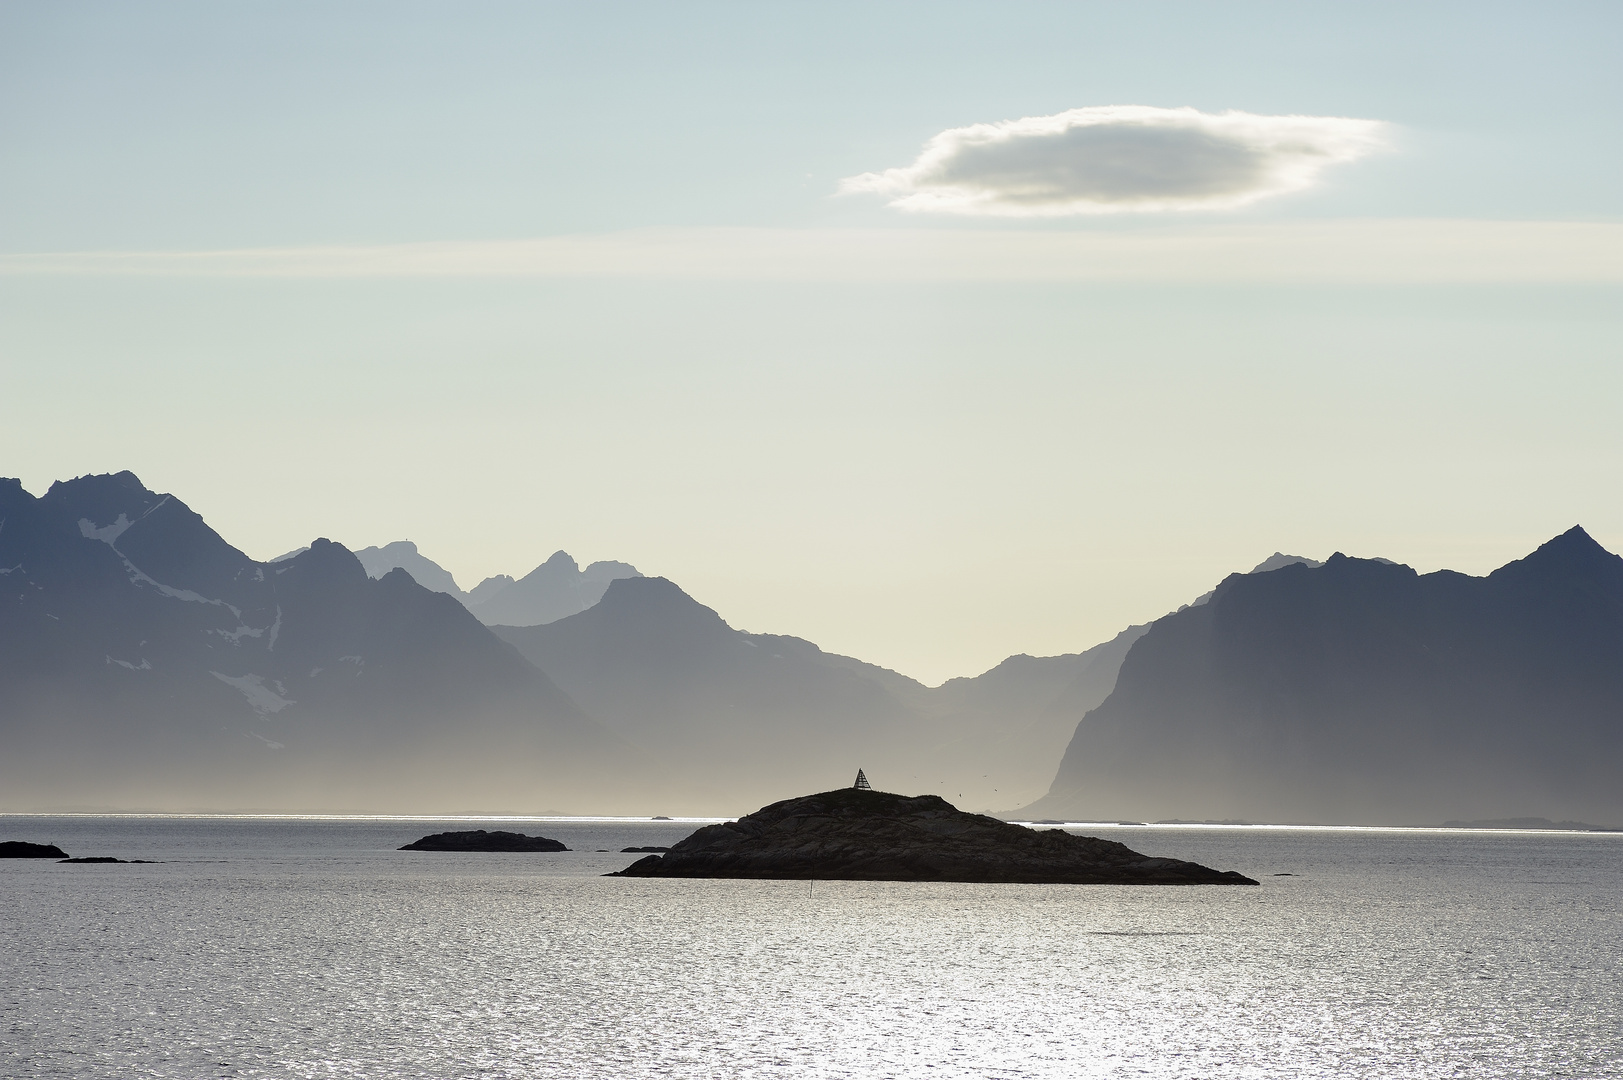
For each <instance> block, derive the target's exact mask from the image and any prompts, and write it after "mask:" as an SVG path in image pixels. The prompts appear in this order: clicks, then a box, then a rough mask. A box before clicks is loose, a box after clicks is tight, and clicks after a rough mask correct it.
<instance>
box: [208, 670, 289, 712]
mask: <svg viewBox="0 0 1623 1080" xmlns="http://www.w3.org/2000/svg"><path fill="white" fill-rule="evenodd" d="M209 674H210V675H213V676H214V677H215V678H216V679H219V680H220V681H221V682H223V683H225V684H226V685H227V686H234V687H236V688H237V689H238V690H239V691H240V692H241V693H242V696H243V697H245V698H247V699H248V704H249V705H250V706H251V707H252V708H253V710H254V712H256V713H258V714H259V715H260V716H268V715H270V714H271V713H279V712H281V711H282V710H283V709H285V708H287V707H288V706H289V705H292V704H295V703H294V702H293V701H290V700H289V699H287V698H285V697H283V696H282V695H281V694H278V693H277V692H276V691H275V690H272V689H271V688H270V687H268V686H266V685H265V680H264V679H263V678H262V677H260V676H258V675H235V676H233V675H222V674H221V673H220V672H218V671H211V672H209Z"/></svg>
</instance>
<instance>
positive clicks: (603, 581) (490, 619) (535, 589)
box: [283, 540, 641, 626]
mask: <svg viewBox="0 0 1623 1080" xmlns="http://www.w3.org/2000/svg"><path fill="white" fill-rule="evenodd" d="M355 556H356V558H358V559H360V561H361V565H362V566H364V567H365V568H366V572H367V574H369V575H370V576H372V577H375V578H380V577H382V576H384V575H385V574H387V573H388V572H389V571H391V570H394V569H396V568H399V569H402V570H405V571H406V572H407V573H408V574H410V575H411V576H412V577H413V578H414V579H415V580H416V581H417V583H418V584H419V585H422V586H425V587H426V588H429V589H433V590H434V591H435V592H442V593H446V594H448V595H450V596H454V597H456V598H457V600H458V601H460V602H461V603H462V605H463V606H464V607H466V608H467V609H468V610H469V611H471V612H473V613H474V615H475V616H476V617H477V618H478V619H479V621H480V622H482V623H484V624H485V625H487V626H491V625H496V624H510V625H514V626H535V625H538V624H540V623H549V622H553V621H555V620H557V619H562V618H564V617H565V616H567V615H574V614H576V613H577V612H581V611H585V610H586V609H587V608H589V607H591V606H592V605H593V604H595V603H597V602H598V601H599V600H600V599H602V598H603V593H604V590H606V589H607V588H608V587H609V583H610V582H611V581H615V580H618V579H619V578H627V577H640V576H641V575H640V574H639V573H638V571H637V568H636V567H635V566H632V565H631V564H630V563H623V562H615V561H613V560H602V561H599V562H594V563H592V564H591V565H590V566H588V567H586V568H585V569H584V570H583V569H581V567H580V566H579V564H577V563H576V562H575V560H574V558H573V557H572V556H570V554H569V553H568V552H567V551H556V552H553V554H552V556H551V557H550V558H548V559H547V561H546V562H544V563H542V564H541V565H540V566H537V567H536V568H535V569H534V570H532V571H530V572H529V573H528V574H526V575H525V576H524V577H522V578H517V579H515V578H513V577H511V576H509V575H507V574H497V575H495V576H493V577H487V578H485V580H483V581H481V582H480V583H479V584H478V585H475V586H474V587H473V589H472V590H471V591H468V592H464V591H462V589H461V587H460V586H458V585H457V583H456V578H455V577H454V576H452V574H451V572H450V571H449V570H447V569H445V568H444V567H443V566H441V565H440V564H439V563H437V562H435V561H434V560H432V559H430V558H428V557H427V556H425V555H423V554H422V553H421V552H420V551H418V550H417V545H416V544H414V543H412V542H411V541H410V540H396V541H394V542H393V543H391V544H385V545H384V546H382V547H369V548H362V549H361V550H360V551H357V552H356V553H355ZM283 557H284V558H286V557H287V556H283Z"/></svg>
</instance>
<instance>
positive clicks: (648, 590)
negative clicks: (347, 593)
mask: <svg viewBox="0 0 1623 1080" xmlns="http://www.w3.org/2000/svg"><path fill="white" fill-rule="evenodd" d="M495 629H496V632H497V633H498V634H500V635H501V636H502V637H503V638H504V639H506V640H507V641H510V642H512V643H513V644H514V645H515V646H517V647H518V648H519V650H520V651H521V652H522V653H524V655H525V656H527V657H528V658H529V659H530V660H531V661H532V662H533V663H535V665H536V666H537V667H539V668H541V670H543V671H545V672H547V674H548V675H549V676H551V677H552V678H553V680H554V681H556V682H557V683H558V684H559V685H560V686H561V687H563V688H564V689H565V690H566V691H567V692H568V693H569V694H570V695H571V696H572V697H573V698H575V699H576V700H577V701H579V702H580V703H581V704H582V706H583V707H584V708H586V709H587V710H588V711H589V712H590V713H591V714H592V715H593V716H595V717H597V718H598V719H600V720H601V721H602V722H603V723H604V724H606V725H607V726H608V727H610V728H611V729H613V730H614V731H616V732H617V733H618V734H620V735H622V736H623V737H624V738H626V739H627V740H628V741H630V742H633V743H635V744H637V745H639V746H643V747H645V748H647V749H648V750H649V751H650V752H651V753H653V754H655V755H656V756H657V757H658V758H659V759H660V760H661V761H663V762H665V763H667V767H668V768H669V769H670V770H671V771H672V772H678V773H683V774H686V775H688V776H689V777H691V778H692V782H693V783H694V784H695V785H696V790H700V791H703V792H705V793H707V794H706V797H711V796H712V795H713V796H714V797H723V795H724V793H725V792H726V791H738V792H741V793H742V792H748V793H749V795H748V797H746V798H744V799H743V800H742V801H743V802H746V803H747V802H748V801H750V799H751V798H762V797H769V796H770V795H771V794H772V792H774V791H783V790H798V789H799V788H798V786H804V785H807V784H812V785H816V784H822V785H824V786H825V787H826V786H827V785H829V784H831V783H841V782H845V780H846V779H847V778H846V777H845V773H847V772H853V773H854V771H855V768H856V766H857V765H861V766H863V767H864V768H866V769H868V770H869V772H870V774H872V775H874V776H876V777H879V778H881V781H882V782H883V783H886V784H890V785H892V786H894V787H896V788H898V789H906V790H919V791H936V792H944V793H946V794H947V795H949V796H950V797H952V798H954V799H962V800H964V801H965V802H966V803H967V804H968V805H973V806H997V805H1004V806H1008V805H1014V804H1015V803H1016V802H1017V801H1019V800H1020V799H1021V797H1022V794H1023V793H1027V792H1029V793H1031V794H1035V793H1037V792H1040V791H1041V790H1043V787H1044V786H1045V785H1046V784H1047V783H1048V781H1049V779H1050V778H1051V776H1052V771H1053V768H1054V763H1055V762H1056V761H1057V760H1058V758H1059V755H1060V754H1061V752H1062V751H1063V749H1064V745H1065V741H1066V740H1067V739H1068V738H1069V737H1070V734H1071V732H1072V731H1073V730H1074V728H1075V725H1076V721H1077V720H1078V719H1079V718H1080V717H1081V715H1082V714H1083V713H1084V712H1086V711H1087V709H1089V708H1092V707H1093V706H1094V705H1096V704H1098V703H1099V702H1100V701H1102V700H1104V697H1105V695H1106V694H1108V693H1109V692H1110V687H1111V685H1112V684H1113V683H1114V680H1115V668H1116V665H1117V664H1118V663H1119V662H1120V657H1121V656H1122V655H1123V654H1124V653H1125V652H1126V649H1127V647H1128V645H1130V644H1131V642H1132V640H1134V639H1135V638H1136V637H1137V635H1138V634H1139V633H1141V632H1142V628H1137V627H1135V628H1132V629H1131V630H1128V631H1124V632H1123V634H1121V635H1119V636H1118V637H1117V638H1116V639H1115V640H1113V641H1111V642H1107V643H1106V644H1104V645H1101V646H1098V647H1096V648H1095V649H1092V650H1089V651H1088V652H1086V653H1081V654H1076V655H1071V656H1058V657H1041V658H1038V657H1029V656H1020V657H1011V658H1010V659H1009V660H1007V661H1004V663H1002V664H1000V665H999V666H998V667H996V668H994V669H992V670H991V671H990V672H987V673H985V674H984V675H981V676H978V677H975V678H964V679H954V680H951V681H949V682H948V683H946V684H944V685H943V686H940V687H934V688H932V687H927V686H925V685H923V684H922V683H919V682H917V681H916V680H914V679H910V678H908V677H907V676H905V675H901V674H899V673H897V672H894V671H890V670H888V669H886V668H882V667H878V666H876V665H873V664H868V663H865V662H863V661H861V660H856V659H853V658H851V657H847V656H840V655H838V654H835V653H828V652H825V651H824V650H822V649H821V648H819V647H818V646H817V645H815V644H813V643H811V642H809V641H805V640H803V639H801V638H796V637H789V636H784V635H776V634H754V633H749V632H747V631H743V630H737V629H734V628H733V627H731V626H730V625H728V624H727V622H726V621H725V620H724V619H722V618H721V616H720V615H719V614H717V613H716V612H715V611H714V610H712V609H710V608H708V607H705V606H704V605H702V604H700V603H698V602H697V601H695V600H694V599H693V598H692V597H690V596H688V595H687V594H686V593H685V592H683V591H682V590H681V589H680V588H679V587H677V586H676V585H675V584H674V583H672V582H669V581H667V580H665V579H663V578H635V579H626V580H620V581H615V582H614V583H612V584H611V585H610V587H609V589H608V591H607V593H606V594H605V596H604V598H603V600H602V601H601V602H600V603H599V604H597V605H596V606H595V607H593V608H591V609H590V610H588V611H585V612H582V613H580V614H578V615H574V616H570V617H568V618H565V619H561V620H559V621H557V622H554V623H549V624H547V625H543V626H531V627H496V628H495ZM797 785H798V786H797ZM1026 797H1028V798H1029V797H1030V795H1026Z"/></svg>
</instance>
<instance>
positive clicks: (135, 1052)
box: [0, 817, 1623, 1078]
mask: <svg viewBox="0 0 1623 1080" xmlns="http://www.w3.org/2000/svg"><path fill="white" fill-rule="evenodd" d="M442 827H461V828H468V827H474V826H473V825H472V824H469V823H466V822H464V823H461V824H454V823H452V824H444V823H442V824H440V825H435V824H434V823H425V822H411V821H399V820H395V821H337V820H326V821H323V820H319V819H305V820H299V821H290V820H243V819H132V818H113V817H84V818H32V817H30V818H0V828H3V830H4V832H3V836H0V838H6V839H31V840H36V841H50V842H55V843H58V844H61V845H62V846H63V847H64V848H66V849H68V850H69V851H70V853H72V854H112V855H118V856H120V857H123V858H152V859H161V860H163V861H161V862H157V863H154V864H152V865H123V866H121V865H105V866H65V865H59V864H55V863H41V862H35V861H27V862H21V861H13V862H9V863H8V864H0V917H3V918H4V920H5V924H6V926H7V927H8V939H7V945H6V948H5V950H4V953H3V956H0V1031H4V1032H5V1038H4V1040H3V1042H4V1048H3V1049H0V1073H3V1074H4V1075H7V1076H28V1077H109V1078H110V1077H128V1076H138V1075H139V1076H159V1077H170V1076H173V1077H193V1076H276V1077H284V1076H285V1077H350V1076H353V1077H362V1076H365V1077H375V1076H384V1075H389V1076H406V1077H464V1076H466V1077H509V1076H511V1077H587V1078H592V1077H701V1076H702V1077H712V1076H718V1077H756V1076H781V1077H851V1078H858V1077H862V1078H868V1077H883V1076H905V1077H923V1076H929V1077H1054V1078H1059V1077H1093V1076H1099V1077H1129V1076H1152V1077H1212V1076H1225V1077H1230V1076H1233V1077H1386V1076H1391V1077H1421V1078H1425V1077H1484V1078H1487V1077H1493V1078H1502V1077H1534V1076H1540V1077H1546V1076H1560V1077H1613V1076H1623V1033H1620V1025H1619V1023H1618V1017H1619V1016H1620V1015H1623V973H1620V972H1623V916H1620V908H1623V902H1620V899H1619V898H1620V896H1623V836H1617V835H1603V834H1555V833H1542V834H1524V835H1517V834H1504V833H1494V834H1464V833H1446V832H1421V831H1373V832H1372V831H1363V832H1359V831H1337V830H1260V829H1243V828H1234V829H1205V830H1201V829H1173V828H1139V829H1131V828H1120V829H1113V830H1105V829H1097V830H1089V831H1091V832H1097V833H1101V834H1105V835H1109V836H1110V838H1112V839H1120V840H1123V841H1124V842H1126V843H1128V844H1130V845H1131V846H1134V847H1136V848H1138V849H1139V850H1145V851H1148V852H1151V853H1154V854H1162V855H1172V856H1178V857H1185V858H1194V859H1197V860H1199V861H1202V862H1205V863H1207V864H1208V865H1214V866H1217V867H1219V868H1222V869H1236V870H1240V871H1242V872H1243V873H1247V874H1250V875H1251V876H1253V877H1256V878H1258V879H1259V880H1261V881H1262V882H1263V884H1262V885H1261V887H1258V888H1236V887H1210V886H1208V887H1137V888H1134V887H1116V886H1041V885H957V884H910V883H869V882H817V883H815V884H811V883H807V882H751V881H680V880H650V879H619V878H604V877H601V876H599V875H600V874H602V873H604V872H605V871H608V870H615V869H619V868H621V867H622V866H624V865H627V864H629V863H630V862H631V861H632V860H633V859H635V858H637V857H638V856H635V855H622V854H619V853H618V849H619V848H621V847H625V846H630V845H641V844H669V843H672V842H674V841H675V840H676V839H679V838H680V837H681V836H683V835H686V834H687V833H688V832H689V831H691V830H692V828H693V827H694V826H693V824H691V823H687V824H684V823H676V822H640V823H633V822H623V821H622V822H599V823H591V822H582V821H572V822H529V823H527V824H523V825H514V824H510V823H503V824H500V825H497V826H495V827H501V828H521V829H522V830H523V831H527V832H542V833H545V834H546V835H549V836H555V837H557V838H558V839H561V840H563V841H564V842H565V843H567V844H569V846H570V847H571V848H577V849H580V850H577V851H572V852H569V853H565V854H556V855H535V854H528V855H493V854H443V853H418V852H398V851H395V850H393V849H394V848H395V847H397V846H398V845H399V844H401V843H405V842H407V841H409V840H412V839H415V838H417V837H418V836H421V835H423V834H424V833H426V832H432V831H437V830H438V829H439V828H442ZM600 848H602V849H609V850H608V851H607V852H605V853H599V852H598V850H597V849H600ZM1276 874H1289V875H1291V876H1275V875H1276Z"/></svg>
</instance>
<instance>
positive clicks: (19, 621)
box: [0, 472, 626, 810]
mask: <svg viewBox="0 0 1623 1080" xmlns="http://www.w3.org/2000/svg"><path fill="white" fill-rule="evenodd" d="M0 744H3V745H4V747H5V752H4V753H3V754H0V800H4V802H5V803H6V804H8V805H11V806H23V805H28V806H46V805H56V806H63V805H70V804H78V805H85V804H99V805H122V806H149V807H167V808H179V807H197V806H214V807H239V808H240V807H267V808H274V807H283V808H304V809H308V808H354V809H361V808H365V809H424V810H446V809H454V808H467V807H473V806H493V805H494V806H499V807H507V808H515V807H532V808H539V807H542V806H552V805H558V804H559V803H560V802H564V803H568V802H569V801H570V800H571V799H572V798H577V797H578V796H580V795H581V794H582V792H581V790H580V788H579V782H578V778H579V777H580V775H581V774H582V768H583V765H588V764H590V765H591V766H592V767H593V768H597V767H599V766H601V765H602V764H603V763H604V762H605V761H607V760H609V759H610V758H611V757H612V758H614V759H615V760H616V761H622V762H623V761H624V759H625V758H624V755H625V753H626V748H625V746H624V744H623V743H622V742H620V741H619V740H618V739H616V738H615V737H614V736H612V735H611V734H609V733H608V732H606V731H605V730H603V729H602V728H601V727H599V726H598V725H596V724H595V723H593V722H592V721H591V720H590V719H588V718H587V717H586V716H585V714H584V713H583V712H582V711H581V710H580V708H579V707H578V706H577V705H576V704H575V703H574V702H573V701H572V700H570V698H569V697H568V695H566V694H565V693H563V692H562V691H561V690H559V689H558V688H557V687H556V686H555V685H554V684H553V683H552V682H551V681H550V680H549V679H547V677H546V676H545V675H544V674H542V673H541V672H540V671H538V670H537V669H536V668H535V667H534V666H533V665H531V664H530V663H528V662H527V661H526V660H524V658H523V657H521V656H519V655H518V653H516V652H515V651H514V650H513V649H512V648H511V647H510V646H508V645H507V644H505V643H504V642H502V641H501V640H500V639H498V638H496V637H495V636H494V635H493V634H491V632H490V631H489V630H487V629H486V628H485V627H483V626H482V625H480V624H479V622H478V621H477V620H476V619H474V618H473V616H472V615H471V614H469V613H468V611H467V610H466V609H464V608H463V607H462V606H461V605H460V604H458V603H457V602H455V601H454V600H452V599H451V598H450V597H447V596H443V595H440V594H438V593H435V592H433V591H430V590H429V589H426V588H424V587H422V586H421V585H419V584H417V583H416V582H415V581H413V580H412V578H411V577H410V576H409V575H408V574H406V573H403V572H400V571H395V572H392V573H389V574H386V575H385V576H384V577H383V578H381V579H380V580H372V579H370V578H368V576H367V574H366V572H365V570H364V569H363V568H362V566H361V563H360V562H359V561H358V560H357V559H356V557H355V556H354V555H353V554H351V553H350V552H349V551H347V550H345V549H344V548H343V547H341V546H340V545H338V544H334V543H331V542H329V541H326V540H316V541H315V542H314V543H312V544H311V545H310V547H309V548H308V549H307V550H305V551H303V552H302V553H300V554H297V555H295V556H293V557H292V558H289V559H287V560H285V561H282V562H277V563H258V562H255V561H254V560H252V559H250V558H248V557H247V556H246V555H244V554H243V553H242V552H241V551H238V550H237V549H236V548H234V547H232V546H231V545H230V544H228V543H226V542H225V540H223V539H222V538H221V537H220V536H219V535H218V534H217V533H215V532H214V530H213V529H211V528H209V527H208V525H207V524H206V523H205V522H204V521H203V519H202V518H200V517H199V516H198V515H197V514H196V513H194V512H193V511H192V510H191V509H189V508H188V507H187V506H186V505H185V504H184V503H182V502H181V501H180V500H179V499H176V498H174V497H173V496H170V495H161V494H157V493H155V492H152V491H149V490H147V489H146V487H145V486H143V485H142V484H141V482H140V481H139V480H138V479H137V478H136V477H135V476H134V475H133V474H131V473H128V472H124V473H118V474H116V475H103V476H87V477H81V478H79V479H77V480H71V481H66V482H59V483H57V484H54V485H52V487H51V489H50V491H49V492H47V493H46V494H45V495H44V496H42V497H40V498H37V499H36V498H35V497H33V496H32V495H30V494H29V493H28V492H26V491H25V490H23V488H22V485H21V483H20V482H18V481H16V480H0Z"/></svg>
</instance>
